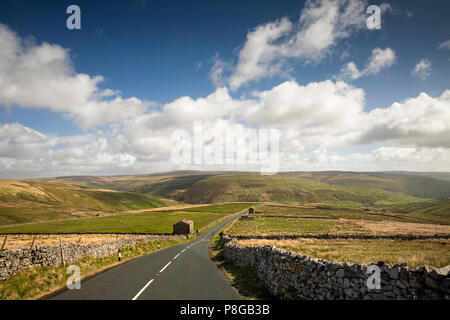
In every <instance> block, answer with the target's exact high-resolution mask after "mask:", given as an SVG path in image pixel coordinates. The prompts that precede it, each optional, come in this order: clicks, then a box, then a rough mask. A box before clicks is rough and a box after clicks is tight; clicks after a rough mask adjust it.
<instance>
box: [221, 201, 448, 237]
mask: <svg viewBox="0 0 450 320" xmlns="http://www.w3.org/2000/svg"><path fill="white" fill-rule="evenodd" d="M251 216H252V217H254V218H255V220H240V221H238V222H237V223H235V224H234V226H233V227H232V228H231V230H230V231H229V233H230V234H231V235H244V236H252V235H260V236H261V235H312V234H327V233H328V234H335V233H353V234H361V233H363V232H364V229H363V228H362V227H361V226H360V225H358V224H357V223H355V222H353V221H361V220H365V221H368V222H369V223H370V221H378V222H385V223H386V224H389V223H390V222H402V223H404V222H413V223H422V224H444V225H448V224H450V216H446V217H440V220H439V219H437V218H433V216H431V215H426V216H424V215H418V214H415V213H395V212H394V213H392V212H382V211H381V210H378V211H365V210H364V209H363V208H354V207H342V206H337V205H317V206H316V207H312V206H282V205H280V206H277V205H265V206H264V207H262V208H260V209H258V210H257V213H256V214H252V215H251Z"/></svg>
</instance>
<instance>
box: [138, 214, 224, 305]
mask: <svg viewBox="0 0 450 320" xmlns="http://www.w3.org/2000/svg"><path fill="white" fill-rule="evenodd" d="M228 222H229V221H226V222H224V223H221V224H220V225H219V226H216V227H214V228H213V229H211V230H210V231H209V232H208V233H206V237H208V236H209V235H211V234H212V233H213V232H216V231H217V230H219V229H220V228H221V226H222V224H227V223H228ZM202 241H208V242H209V239H200V240H198V241H196V242H194V243H192V244H191V245H190V246H188V247H186V248H184V249H183V250H182V251H181V252H180V253H178V254H177V255H176V256H175V257H174V258H173V259H172V261H173V260H175V259H176V258H178V257H179V256H180V254H182V253H183V252H185V251H186V250H187V249H190V248H191V247H192V246H194V245H196V244H199V243H200V242H202ZM172 261H169V263H168V264H166V265H165V266H164V268H162V269H161V270H160V271H159V272H158V275H159V274H160V273H161V272H163V271H164V270H166V268H167V267H168V266H169V265H170V264H171V263H172ZM153 281H154V279H151V280H150V281H149V282H148V283H147V284H146V285H145V286H144V287H143V288H142V289H141V291H139V292H138V293H137V294H136V295H135V296H134V298H133V299H132V300H137V299H138V298H139V296H140V295H141V294H142V292H144V291H145V289H147V287H148V286H149V285H150V284H151V283H152V282H153Z"/></svg>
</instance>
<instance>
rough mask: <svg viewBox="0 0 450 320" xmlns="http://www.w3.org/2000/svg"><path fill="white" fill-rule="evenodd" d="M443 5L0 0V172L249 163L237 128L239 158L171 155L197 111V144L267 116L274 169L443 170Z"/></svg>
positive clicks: (448, 7)
mask: <svg viewBox="0 0 450 320" xmlns="http://www.w3.org/2000/svg"><path fill="white" fill-rule="evenodd" d="M70 5H78V6H79V8H80V10H81V14H80V16H81V29H72V30H71V29H68V27H67V24H66V21H67V19H68V18H69V16H70V15H71V14H70V13H69V14H68V13H66V10H67V8H68V7H69V6H70ZM370 5H376V6H378V7H379V8H380V10H381V14H380V17H381V29H369V28H368V26H367V19H368V18H369V17H370V16H371V14H370V13H367V8H368V7H369V6H370ZM449 16H450V2H448V1H446V0H436V1H432V2H429V1H423V0H422V1H419V0H411V1H401V0H397V1H388V0H386V1H370V2H369V1H366V0H352V1H349V0H308V1H299V0H297V1H288V0H280V1H248V0H240V1H231V0H228V1H219V0H208V1H172V0H169V1H167V0H166V1H150V0H136V1H121V2H118V1H117V2H115V1H114V2H112V1H73V0H72V1H62V0H58V1H45V0H42V1H26V0H5V1H2V2H1V3H0V178H11V179H22V178H31V177H50V176H66V175H113V174H136V173H152V172H161V171H171V170H180V169H199V170H242V171H245V170H252V171H253V170H259V169H260V167H261V161H262V160H264V159H263V158H264V155H260V154H258V156H259V157H260V158H261V159H262V160H261V159H260V160H261V161H260V162H258V161H259V160H258V159H259V158H258V159H257V160H256V162H252V161H251V155H252V150H253V149H249V147H247V145H242V144H241V145H240V144H239V143H238V142H236V154H239V155H242V156H243V157H244V158H245V159H246V160H244V161H240V162H239V161H234V162H233V161H231V162H227V161H220V159H221V158H223V155H222V154H221V153H220V152H219V153H213V154H212V156H211V157H212V158H209V159H210V160H211V159H212V161H208V159H206V158H207V157H206V153H207V152H206V151H204V154H203V155H204V158H202V159H200V160H199V161H196V160H195V159H194V156H193V155H194V154H195V152H196V151H195V150H193V151H192V152H191V156H192V157H191V158H189V157H188V158H189V159H190V160H189V159H187V158H183V159H184V160H183V161H176V158H174V152H175V151H176V152H180V150H182V151H185V152H186V150H188V149H189V150H190V149H193V148H194V146H196V143H195V141H196V140H195V139H196V137H197V136H196V135H195V132H196V131H195V130H196V128H198V126H199V123H201V126H202V129H203V136H202V137H201V138H199V139H200V140H199V141H200V144H201V146H202V147H203V148H204V149H203V150H206V149H205V148H207V147H208V146H211V145H212V146H214V147H217V146H223V145H224V140H226V139H227V137H231V138H230V139H243V140H242V141H247V142H248V146H250V145H251V143H250V140H249V138H248V137H249V136H248V134H249V133H248V132H250V131H252V130H254V131H255V130H262V129H264V130H269V131H270V130H276V131H277V132H278V137H279V139H278V140H276V141H274V140H270V141H271V142H272V143H275V142H277V147H276V148H275V147H274V146H273V145H271V146H270V149H269V150H270V151H274V150H276V151H277V153H276V154H277V159H278V162H279V164H278V165H277V168H278V169H279V171H322V170H343V171H446V172H447V171H450V77H449V75H450V19H449ZM183 132H184V133H183ZM255 132H257V134H259V137H261V136H262V135H263V134H262V132H263V131H255ZM270 132H272V131H270ZM183 134H184V136H183ZM235 136H237V137H235ZM186 137H187V138H186ZM182 138H183V139H182ZM246 139H247V140H246ZM226 141H228V140H226ZM236 141H237V140H236ZM180 143H181V144H180ZM180 148H181V149H180ZM183 148H184V149H183ZM223 148H224V149H223V150H225V148H226V147H225V146H224V147H223ZM174 150H175V151H174ZM213 150H219V149H213ZM236 157H237V156H236ZM174 159H175V160H174ZM178 160H179V159H178ZM197 160H198V159H197Z"/></svg>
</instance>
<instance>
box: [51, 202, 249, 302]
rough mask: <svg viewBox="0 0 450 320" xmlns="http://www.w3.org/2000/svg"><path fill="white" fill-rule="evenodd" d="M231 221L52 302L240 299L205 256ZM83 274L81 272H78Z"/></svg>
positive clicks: (114, 270)
mask: <svg viewBox="0 0 450 320" xmlns="http://www.w3.org/2000/svg"><path fill="white" fill-rule="evenodd" d="M246 212H247V211H245V212H242V213H241V214H240V215H238V216H234V217H231V218H229V219H227V220H225V221H223V222H221V223H220V224H218V225H217V226H215V227H214V228H212V229H210V230H209V231H207V232H204V233H203V234H201V235H200V236H198V237H197V238H195V239H194V240H192V241H190V242H188V243H185V244H180V245H176V246H173V247H170V248H166V249H163V250H160V251H157V252H154V253H150V254H147V255H144V256H142V257H139V258H136V259H134V260H131V261H128V262H126V263H123V264H121V265H118V266H116V267H113V268H111V269H109V270H107V271H105V272H102V273H100V274H98V275H97V276H95V277H92V278H90V279H88V280H86V281H82V282H81V289H79V290H65V291H63V292H61V293H59V294H57V295H55V296H53V297H51V298H50V299H54V300H157V299H161V300H237V299H242V297H241V296H240V295H239V293H238V292H237V290H236V289H234V288H233V287H232V286H231V285H230V284H229V282H228V281H227V279H225V276H224V275H223V274H221V273H220V271H219V270H218V268H217V266H216V265H215V264H214V263H213V262H212V261H211V258H210V256H209V242H210V240H211V239H212V238H213V237H214V235H215V234H216V233H217V232H218V231H219V230H220V229H221V228H223V227H224V226H225V225H226V224H227V223H230V222H231V221H232V220H234V219H236V218H238V217H239V216H241V215H242V214H244V213H246ZM81 272H83V270H81Z"/></svg>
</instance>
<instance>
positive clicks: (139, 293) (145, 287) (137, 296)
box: [133, 279, 154, 300]
mask: <svg viewBox="0 0 450 320" xmlns="http://www.w3.org/2000/svg"><path fill="white" fill-rule="evenodd" d="M153 280H154V279H152V280H150V281H149V282H148V283H147V284H146V285H145V286H144V287H143V288H142V289H141V291H139V292H138V294H137V295H135V296H134V298H133V300H136V299H137V298H139V296H140V295H141V293H142V292H144V290H145V289H147V287H148V286H149V285H150V283H152V282H153Z"/></svg>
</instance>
